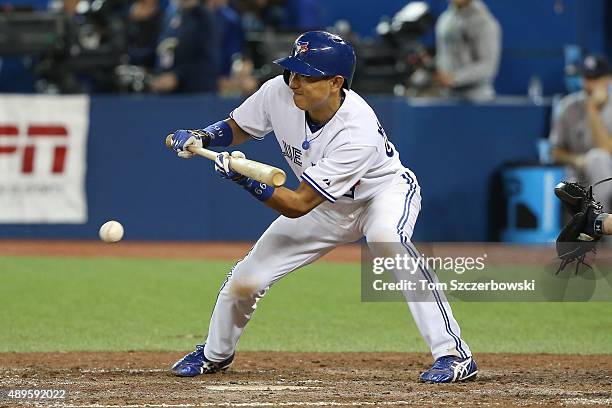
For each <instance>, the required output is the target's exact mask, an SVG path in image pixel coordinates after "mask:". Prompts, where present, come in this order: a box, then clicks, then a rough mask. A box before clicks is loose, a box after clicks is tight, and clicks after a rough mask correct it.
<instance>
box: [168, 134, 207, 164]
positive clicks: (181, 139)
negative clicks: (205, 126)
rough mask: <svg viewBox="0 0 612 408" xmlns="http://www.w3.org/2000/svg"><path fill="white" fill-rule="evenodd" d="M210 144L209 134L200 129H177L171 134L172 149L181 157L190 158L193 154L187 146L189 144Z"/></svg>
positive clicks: (196, 145) (201, 145)
mask: <svg viewBox="0 0 612 408" xmlns="http://www.w3.org/2000/svg"><path fill="white" fill-rule="evenodd" d="M209 144H210V134H208V133H207V132H204V131H201V130H183V129H181V130H177V131H176V132H174V133H173V134H172V149H173V150H174V151H175V152H177V153H178V157H180V158H181V159H191V158H192V157H193V156H195V155H194V154H193V153H191V152H190V151H189V150H187V148H188V147H189V146H195V147H207V146H208V145H209Z"/></svg>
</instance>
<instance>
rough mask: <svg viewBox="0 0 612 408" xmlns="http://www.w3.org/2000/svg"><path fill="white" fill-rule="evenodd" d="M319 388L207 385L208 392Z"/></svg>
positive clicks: (312, 388) (301, 386) (310, 388)
mask: <svg viewBox="0 0 612 408" xmlns="http://www.w3.org/2000/svg"><path fill="white" fill-rule="evenodd" d="M320 388H321V387H306V386H303V385H265V384H264V385H209V386H206V389H207V390H210V391H300V390H314V389H320Z"/></svg>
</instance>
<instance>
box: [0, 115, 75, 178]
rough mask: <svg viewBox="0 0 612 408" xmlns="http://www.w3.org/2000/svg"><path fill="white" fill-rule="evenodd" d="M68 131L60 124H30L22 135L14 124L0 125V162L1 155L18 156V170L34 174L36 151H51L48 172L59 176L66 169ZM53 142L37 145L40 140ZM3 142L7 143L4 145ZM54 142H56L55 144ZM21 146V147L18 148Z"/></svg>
mask: <svg viewBox="0 0 612 408" xmlns="http://www.w3.org/2000/svg"><path fill="white" fill-rule="evenodd" d="M68 136H69V135H68V130H67V129H66V127H65V126H64V125H60V124H47V125H44V124H31V125H28V126H27V128H26V130H25V131H24V132H23V133H22V132H20V129H19V127H18V126H17V125H16V124H1V123H0V160H1V159H2V155H13V154H15V155H19V156H20V160H21V166H20V170H21V173H23V174H31V173H33V172H34V163H35V158H36V153H37V150H38V149H45V148H46V149H52V150H53V156H52V161H51V166H50V168H48V169H44V170H42V169H39V170H42V171H45V170H46V171H48V172H50V173H52V174H61V173H63V172H64V169H65V167H66V155H67V153H68V144H67V143H66V140H67V138H68ZM47 139H48V140H53V141H54V143H53V144H52V145H51V146H49V145H48V144H46V143H45V144H41V143H38V141H40V140H47ZM5 141H8V143H6V144H5ZM55 141H57V142H56V143H55ZM20 145H21V146H20Z"/></svg>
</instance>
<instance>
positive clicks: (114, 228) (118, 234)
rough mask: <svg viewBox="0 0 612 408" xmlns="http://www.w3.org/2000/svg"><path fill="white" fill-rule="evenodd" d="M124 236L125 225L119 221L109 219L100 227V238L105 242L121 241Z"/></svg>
mask: <svg viewBox="0 0 612 408" xmlns="http://www.w3.org/2000/svg"><path fill="white" fill-rule="evenodd" d="M121 238H123V225H121V223H119V222H118V221H114V220H113V221H107V222H105V223H104V224H102V226H101V227H100V239H101V240H102V241H104V242H108V243H112V242H119V241H121Z"/></svg>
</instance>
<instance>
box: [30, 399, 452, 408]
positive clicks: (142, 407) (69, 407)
mask: <svg viewBox="0 0 612 408" xmlns="http://www.w3.org/2000/svg"><path fill="white" fill-rule="evenodd" d="M415 403H416V402H415V401H413V402H409V401H379V402H369V401H355V402H335V401H315V402H300V401H294V402H202V403H200V404H132V405H124V404H121V405H104V404H78V405H73V404H52V405H48V404H44V405H32V406H35V407H47V408H198V407H295V406H299V407H362V406H377V407H378V406H394V405H414V404H415ZM438 405H444V404H438Z"/></svg>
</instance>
